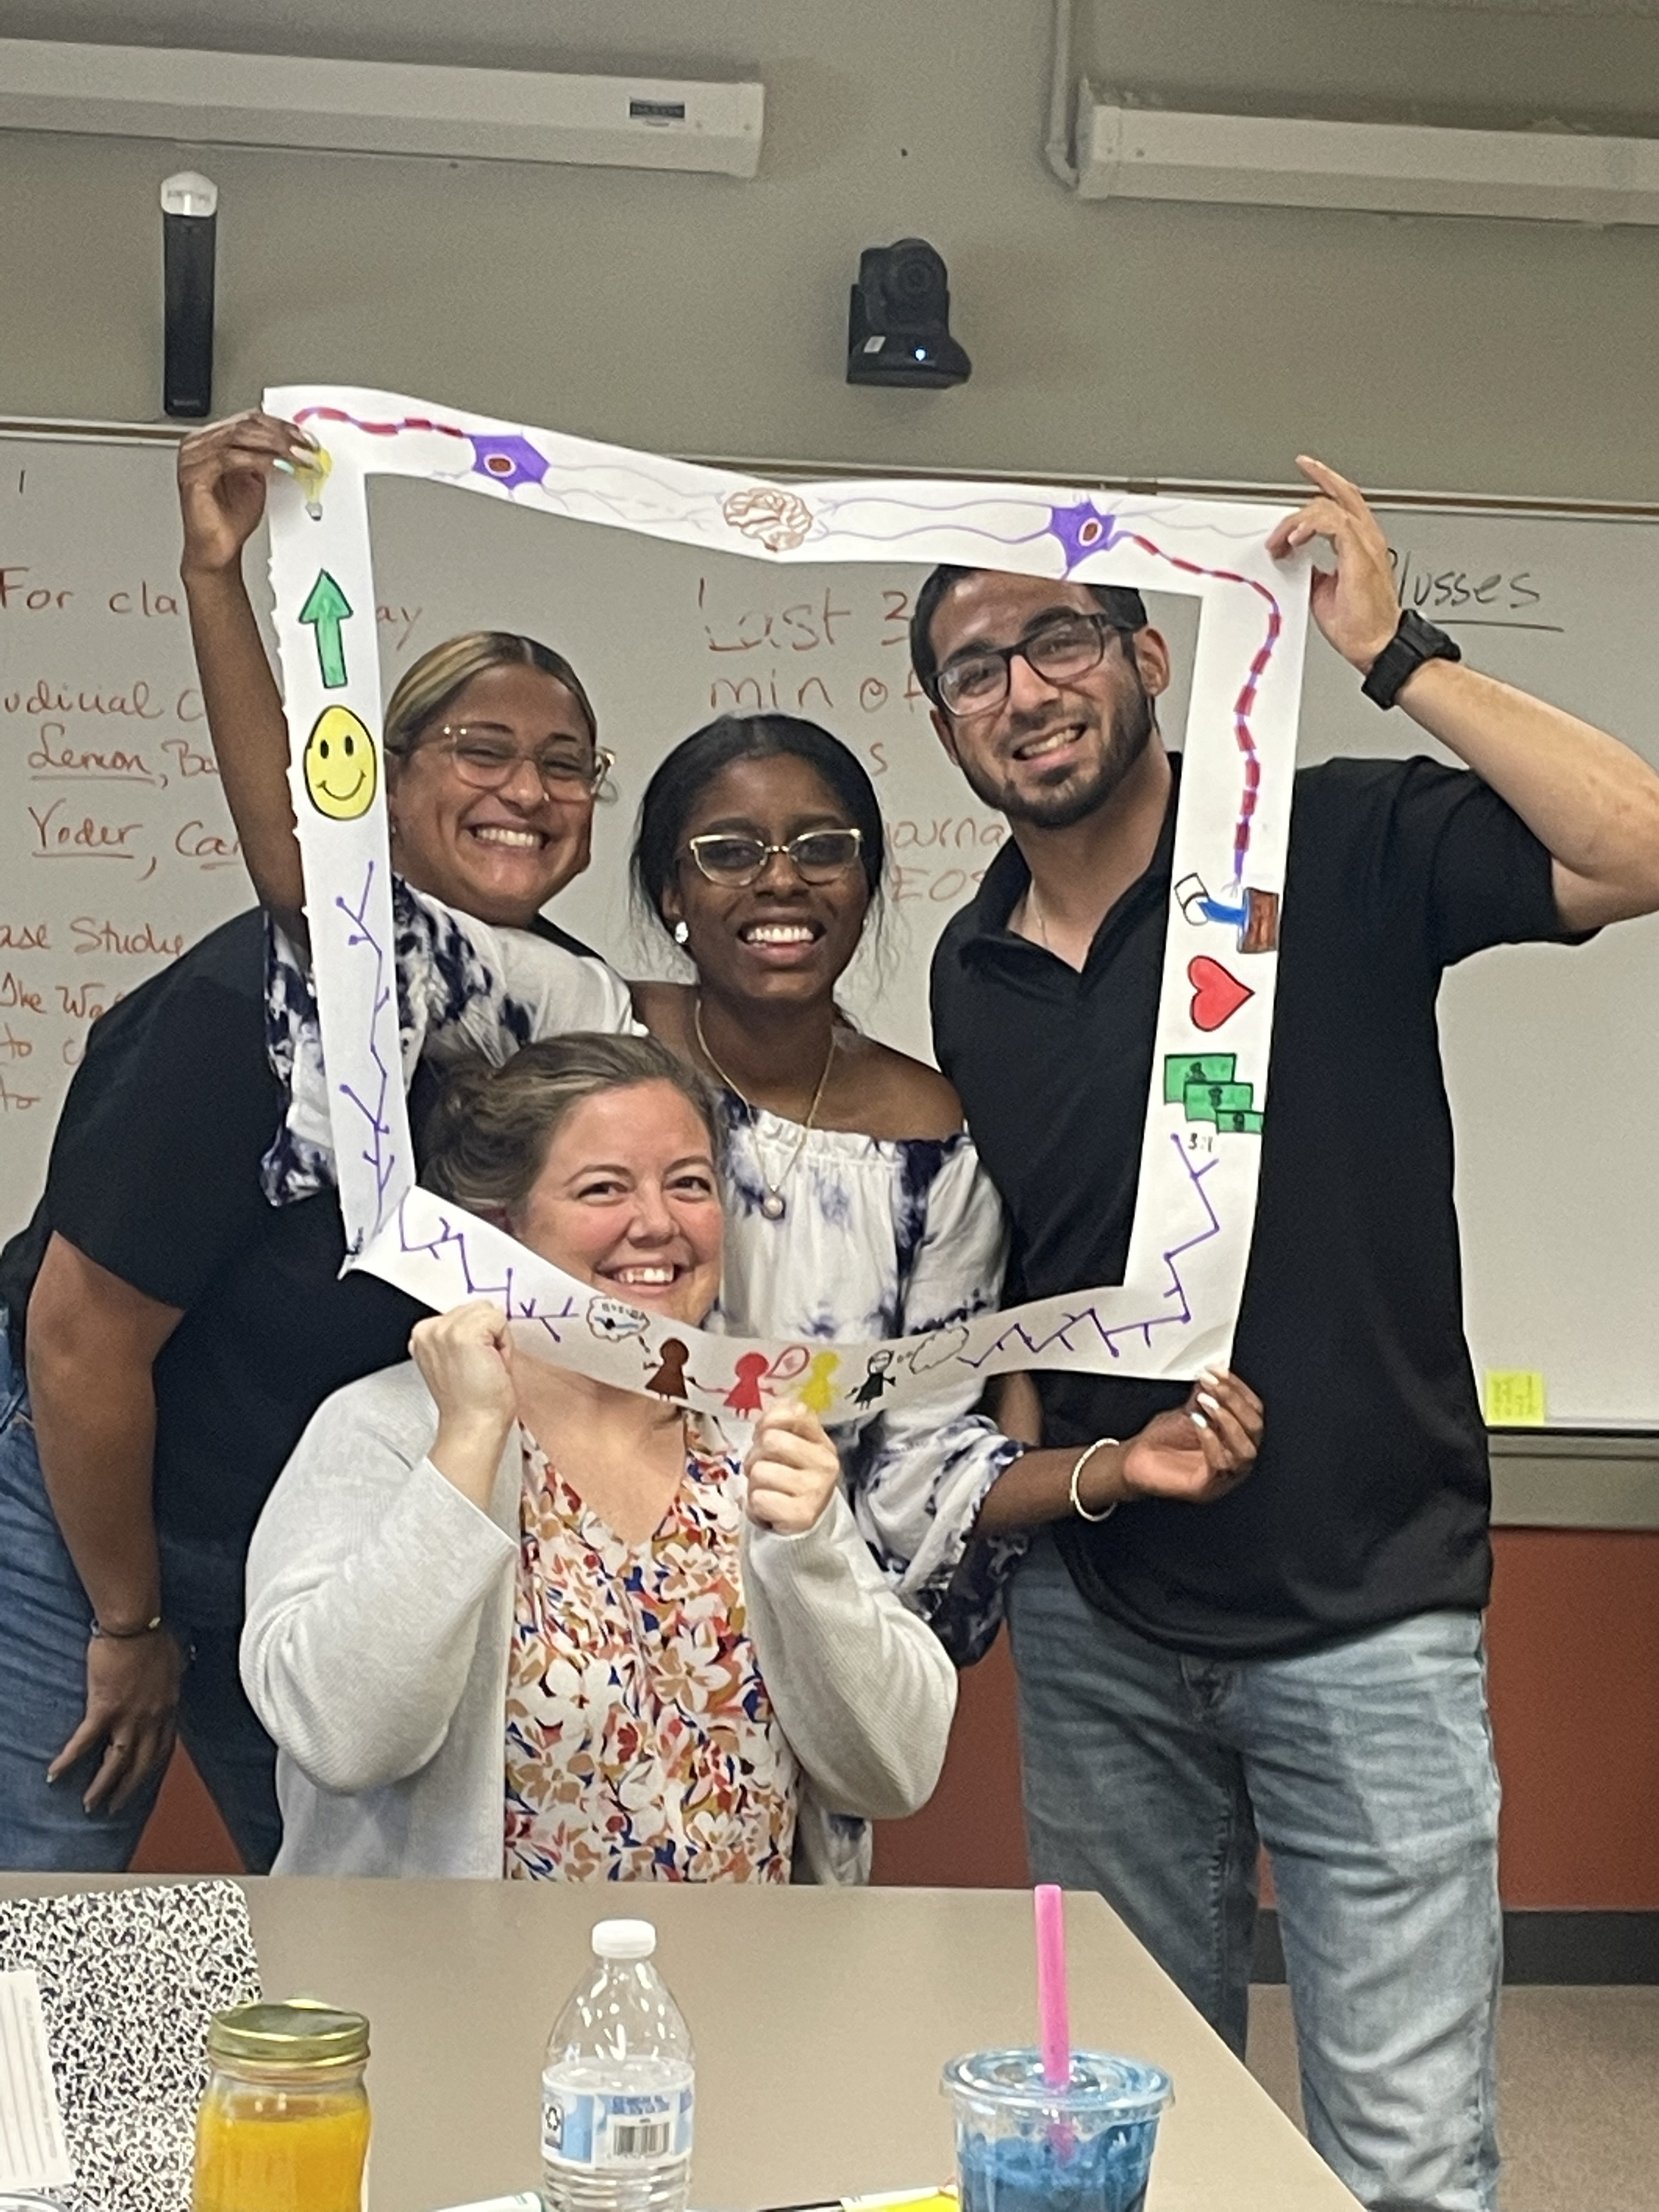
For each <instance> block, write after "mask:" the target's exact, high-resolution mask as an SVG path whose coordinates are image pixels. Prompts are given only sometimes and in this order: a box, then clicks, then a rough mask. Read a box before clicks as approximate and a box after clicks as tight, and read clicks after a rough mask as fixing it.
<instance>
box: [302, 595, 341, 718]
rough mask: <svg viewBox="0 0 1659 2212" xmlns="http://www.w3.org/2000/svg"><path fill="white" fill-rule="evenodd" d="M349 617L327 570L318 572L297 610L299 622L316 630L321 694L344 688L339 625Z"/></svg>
mask: <svg viewBox="0 0 1659 2212" xmlns="http://www.w3.org/2000/svg"><path fill="white" fill-rule="evenodd" d="M350 616H351V603H350V601H349V599H347V598H346V595H345V593H344V592H343V591H342V590H341V589H340V587H339V586H338V585H337V583H336V582H335V580H334V579H333V577H332V576H331V575H330V574H329V573H328V571H327V569H326V568H323V569H319V572H318V576H317V580H316V582H315V583H314V584H313V586H312V587H311V592H310V596H309V597H308V598H307V600H306V603H305V605H304V606H302V607H301V610H300V620H301V622H302V623H314V624H315V626H316V632H317V665H318V666H319V668H320V669H321V671H322V672H323V689H324V690H325V691H338V690H343V688H344V684H345V680H346V665H345V647H344V645H343V642H342V641H341V637H340V624H341V623H343V622H346V621H349V619H350Z"/></svg>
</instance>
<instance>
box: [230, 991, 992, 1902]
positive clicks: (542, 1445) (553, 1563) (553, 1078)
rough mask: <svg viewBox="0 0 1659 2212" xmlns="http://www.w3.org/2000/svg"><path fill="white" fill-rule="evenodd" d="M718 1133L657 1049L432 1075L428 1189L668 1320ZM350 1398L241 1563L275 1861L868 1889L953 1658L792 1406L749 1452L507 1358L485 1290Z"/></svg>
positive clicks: (709, 1249) (829, 1450) (928, 1738)
mask: <svg viewBox="0 0 1659 2212" xmlns="http://www.w3.org/2000/svg"><path fill="white" fill-rule="evenodd" d="M719 1128H720V1122H719V1119H718V1116H717V1114H716V1110H715V1108H714V1102H713V1100H712V1098H711V1097H710V1096H709V1094H708V1091H707V1089H706V1087H705V1086H704V1085H703V1084H702V1081H701V1079H699V1078H698V1077H697V1076H696V1075H695V1074H694V1073H690V1071H688V1070H687V1069H686V1067H685V1066H684V1064H683V1063H682V1062H680V1061H679V1060H677V1059H676V1058H675V1057H674V1056H673V1054H671V1053H669V1052H668V1051H667V1050H666V1049H665V1048H664V1047H663V1046H661V1045H659V1044H658V1043H656V1042H654V1041H653V1040H652V1039H650V1038H648V1037H625V1036H580V1035H579V1036H566V1037H560V1038H554V1039H550V1040H548V1041H547V1042H543V1043H538V1044H534V1045H532V1046H529V1047H527V1048H526V1049H525V1050H524V1051H522V1052H520V1054H518V1055H517V1056H516V1057H515V1058H514V1059H513V1060H510V1061H508V1062H507V1065H506V1066H503V1067H500V1068H495V1069H487V1070H486V1069H481V1070H478V1071H477V1072H476V1073H475V1072H472V1071H468V1072H467V1073H465V1074H463V1075H462V1076H460V1077H459V1078H458V1079H456V1080H455V1081H454V1083H453V1085H452V1086H451V1089H450V1091H449V1093H448V1095H447V1098H446V1101H445V1103H444V1105H443V1107H442V1108H441V1109H440V1114H439V1116H438V1126H437V1127H436V1128H435V1131H434V1133H433V1140H432V1147H431V1152H430V1154H429V1158H428V1170H427V1174H426V1178H425V1179H426V1180H427V1182H428V1183H431V1184H433V1185H434V1186H435V1187H436V1188H439V1189H441V1190H442V1191H443V1192H445V1193H446V1194H447V1195H449V1196H451V1197H453V1198H454V1199H455V1200H457V1201H458V1202H459V1203H460V1204H463V1205H465V1206H468V1207H469V1208H470V1209H471V1210H472V1211H475V1212H479V1213H483V1214H485V1215H489V1216H490V1217H493V1218H496V1219H498V1220H500V1221H502V1222H503V1223H504V1224H505V1225H507V1226H508V1227H509V1228H510V1229H511V1230H512V1231H513V1234H514V1235H516V1236H517V1237H519V1238H520V1241H521V1242H523V1243H526V1244H528V1245H529V1246H530V1247H531V1248H532V1249H534V1250H535V1251H537V1252H538V1253H540V1254H541V1255H543V1256H544V1257H545V1258H546V1259H549V1260H550V1261H554V1262H555V1263H556V1265H557V1266H559V1267H562V1268H563V1269H564V1270H565V1271H566V1272H567V1273H570V1274H573V1275H577V1276H580V1278H581V1279H584V1280H586V1281H589V1282H592V1283H593V1284H594V1285H596V1286H597V1287H599V1288H600V1289H603V1290H606V1291H611V1293H612V1294H614V1295H615V1296H617V1297H619V1298H622V1299H623V1300H624V1301H625V1302H626V1303H627V1304H630V1305H634V1306H637V1307H641V1308H644V1309H647V1310H650V1311H652V1312H654V1313H658V1314H660V1315H663V1316H666V1317H669V1318H672V1319H677V1320H679V1321H683V1322H689V1323H691V1324H694V1325H695V1324H696V1323H698V1322H701V1321H702V1318H703V1316H704V1315H705V1314H706V1313H707V1312H708V1309H709V1308H710V1307H711V1306H712V1304H714V1297H715V1296H716V1293H717V1291H718V1290H719V1286H720V1232H721V1215H720V1182H719V1157H718V1155H719V1144H720V1138H719ZM410 1351H411V1352H412V1354H413V1360H412V1364H406V1365H404V1366H400V1367H394V1368H388V1369H386V1370H383V1371H382V1372H381V1373H380V1374H378V1375H371V1376H367V1377H366V1378H365V1379H364V1380H363V1381H362V1382H360V1383H352V1384H350V1385H349V1387H348V1388H347V1389H343V1390H341V1391H338V1392H337V1393H336V1395H334V1396H333V1397H332V1398H331V1399H329V1400H328V1401H327V1402H326V1403H325V1405H324V1406H323V1407H321V1409H320V1410H319V1413H317V1415H316V1416H315V1418H314V1419H313V1421H312V1423H311V1425H310V1426H309V1427H308V1428H307V1431H306V1433H305V1435H304V1437H302V1438H301V1442H300V1444H299V1447H298V1449H296V1451H295V1455H294V1457H293V1458H292V1460H290V1461H289V1464H288V1467H287V1468H286V1469H285V1470H284V1472H283V1475H282V1477H281V1479H280V1480H279V1481H278V1482H277V1485H276V1490H275V1491H274V1492H273V1493H272V1495H271V1498H270V1503H269V1504H267V1506H266V1508H265V1510H264V1516H263V1517H262V1519H261V1521H260V1522H259V1525H258V1529H257V1531H256V1532H255V1534H254V1539H253V1544H252V1551H251V1553H250V1555H249V1559H248V1609H247V1626H246V1631H245V1633H244V1636H243V1640H242V1672H243V1677H244V1680H246V1685H247V1690H248V1694H249V1696H250V1698H251V1699H252V1702H253V1705H254V1707H255V1709H256V1710H257V1711H258V1714H259V1717H260V1718H261V1719H262V1720H263V1721H264V1723H265V1726H266V1727H267V1728H268V1729H270V1733H271V1735H273V1736H274V1737H275V1738H276V1743H277V1746H278V1751H279V1757H278V1761H277V1790H278V1794H279V1796H280V1797H281V1800H282V1807H283V1821H284V1829H285V1836H284V1841H283V1849H282V1852H281V1854H280V1856H279V1857H278V1858H277V1861H276V1869H275V1870H276V1872H278V1873H288V1874H324V1873H326V1874H411V1875H414V1874H418V1875H501V1874H502V1873H506V1874H508V1875H550V1876H556V1877H560V1878H563V1879H607V1878H608V1879H612V1880H616V1879H633V1878H661V1879H667V1880H688V1881H711V1880H760V1881H767V1880H770V1881H786V1880H788V1879H789V1878H791V1876H792V1875H793V1878H794V1879H796V1880H802V1879H805V1880H814V1881H858V1880H860V1879H862V1878H864V1877H865V1875H866V1874H867V1856H868V1846H867V1844H866V1842H865V1841H864V1838H865V1836H866V1834H867V1831H866V1830H865V1829H864V1828H863V1826H862V1823H863V1822H864V1821H866V1820H870V1819H890V1818H894V1817H896V1816H899V1815H902V1814H907V1813H909V1812H913V1811H915V1809H916V1808H917V1807H918V1806H920V1805H921V1804H923V1803H925V1802H926V1801H927V1797H928V1796H929V1795H930V1794H931V1792H932V1790H933V1784H934V1783H935V1781H936V1780H937V1778H938V1775H939V1765H940V1763H941V1761H942V1759H943V1758H944V1753H945V1740H946V1737H947V1735H948V1733H949V1729H950V1724H951V1715H952V1711H953V1710H954V1706H955V1699H956V1678H955V1674H954V1672H953V1670H952V1668H951V1663H950V1661H949V1660H948V1658H947V1657H946V1656H945V1652H944V1650H943V1649H942V1648H941V1646H940V1645H939V1642H938V1641H937V1639H936V1638H934V1637H933V1634H932V1633H931V1632H930V1631H929V1630H928V1629H927V1627H926V1626H924V1624H923V1623H922V1622H921V1620H918V1619H917V1618H916V1617H915V1614H913V1613H909V1612H908V1611H907V1610H906V1609H905V1607H903V1606H902V1604H901V1603H900V1601H898V1599H897V1598H896V1596H895V1595H893V1594H892V1592H891V1590H890V1589H889V1588H888V1586H887V1584H886V1583H885V1582H884V1578H883V1577H882V1575H881V1573H880V1571H878V1568H877V1567H876V1566H875V1565H874V1564H873V1562H872V1559H871V1558H870V1555H869V1553H868V1551H867V1550H866V1547H865V1545H864V1543H863V1541H861V1539H860V1536H859V1534H858V1532H857V1530H856V1529H855V1528H854V1523H853V1519H852V1516H851V1514H850V1513H849V1511H848V1507H847V1504H846V1502H845V1499H844V1498H843V1497H842V1492H841V1490H840V1487H839V1473H840V1468H839V1463H838V1461H837V1458H836V1450H835V1447H834V1446H833V1445H832V1444H831V1443H830V1442H829V1438H828V1437H826V1436H825V1434H824V1432H823V1429H822V1427H821V1426H820V1425H819V1424H818V1422H817V1419H816V1418H815V1417H814V1416H813V1415H812V1414H811V1413H809V1412H808V1411H806V1410H805V1408H804V1407H800V1406H799V1405H798V1404H795V1403H793V1402H783V1403H780V1404H778V1405H776V1406H775V1407H772V1408H771V1409H769V1412H768V1413H766V1415H764V1416H763V1419H762V1420H761V1422H760V1423H759V1425H758V1426H757V1430H756V1433H755V1439H754V1443H753V1446H752V1449H750V1453H749V1455H748V1459H747V1462H746V1463H745V1464H740V1463H739V1462H738V1459H737V1458H736V1457H735V1456H734V1455H732V1453H731V1452H730V1451H729V1450H727V1449H725V1448H724V1446H723V1444H719V1443H716V1441H715V1440H714V1439H712V1438H710V1437H707V1436H705V1435H704V1434H702V1432H701V1431H700V1429H699V1426H698V1425H697V1424H696V1421H695V1420H694V1419H691V1418H690V1417H688V1416H686V1415H684V1413H682V1412H681V1410H680V1409H679V1408H678V1407H675V1406H673V1405H671V1403H669V1402H667V1401H665V1400H664V1399H661V1398H658V1397H653V1396H650V1395H636V1394H634V1393H631V1392H628V1391H623V1390H617V1389H613V1388H611V1386H609V1385H607V1384H604V1383H596V1382H593V1381H592V1380H591V1379H589V1378H588V1377H586V1376H580V1375H577V1374H575V1373H573V1372H570V1371H568V1370H564V1369H562V1368H557V1367H555V1366H552V1365H551V1364H548V1363H546V1362H544V1361H542V1360H539V1359H537V1358H532V1357H527V1356H525V1355H524V1354H522V1353H519V1354H515V1352H514V1350H513V1344H512V1340H511V1338H510V1336H509V1334H508V1333H507V1328H506V1326H505V1324H504V1322H503V1321H502V1318H501V1315H500V1314H499V1313H498V1312H497V1311H496V1310H495V1308H493V1307H491V1306H489V1305H486V1304H482V1303H480V1304H471V1305H466V1306H462V1307H459V1308H457V1309H456V1310H453V1311H452V1312H450V1313H447V1314H443V1315H441V1316H437V1317H436V1318H435V1319H433V1320H430V1321H424V1322H421V1323H420V1324H419V1325H418V1326H417V1328H416V1331H415V1334H414V1336H413V1338H412V1340H411V1342H410Z"/></svg>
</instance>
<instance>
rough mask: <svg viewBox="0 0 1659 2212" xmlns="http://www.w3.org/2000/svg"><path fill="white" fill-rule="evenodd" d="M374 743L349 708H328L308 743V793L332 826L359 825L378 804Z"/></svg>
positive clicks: (306, 768) (313, 803) (316, 724)
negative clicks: (339, 823)
mask: <svg viewBox="0 0 1659 2212" xmlns="http://www.w3.org/2000/svg"><path fill="white" fill-rule="evenodd" d="M375 759H376V755H375V746H374V738H372V737H370V735H369V733H368V728H367V726H365V725H364V724H363V723H362V721H361V720H359V719H358V717H357V716H356V714H353V713H352V711H351V709H350V708H349V707H325V708H324V709H323V711H322V713H321V714H319V715H318V717H317V720H316V721H315V722H314V723H313V726H312V732H311V735H310V736H309V737H308V738H307V739H306V750H305V758H304V761H303V763H301V765H302V768H303V771H304V775H305V780H306V791H307V794H308V795H309V797H310V799H311V803H312V805H313V806H314V807H315V808H316V810H317V811H318V812H319V814H326V815H327V817H328V818H329V820H330V821H331V822H356V820H357V818H358V817H359V816H360V815H364V814H367V813H368V810H369V808H370V807H371V806H372V805H374V786H375V782H376V781H377V779H378V776H379V773H380V771H379V769H377V768H376V766H375Z"/></svg>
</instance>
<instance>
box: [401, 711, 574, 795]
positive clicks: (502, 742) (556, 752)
mask: <svg viewBox="0 0 1659 2212" xmlns="http://www.w3.org/2000/svg"><path fill="white" fill-rule="evenodd" d="M416 750H420V751H426V752H441V753H447V754H448V756H449V757H450V759H451V761H453V763H454V767H455V773H456V775H458V776H459V778H460V779H461V781H462V782H463V783H468V784H471V787H472V788H473V789H474V790H475V791H499V790H500V789H501V786H502V785H503V784H504V783H507V782H508V781H510V780H511V779H512V778H513V776H514V775H516V774H517V773H518V770H519V767H520V763H521V762H524V761H528V762H529V763H530V765H531V767H532V768H533V769H535V771H536V773H537V775H538V776H539V777H540V778H541V781H542V788H543V790H544V791H545V792H547V793H549V794H550V796H551V797H554V798H569V797H570V796H571V795H572V794H573V793H575V792H578V791H580V792H585V793H594V792H597V791H598V790H599V787H600V785H601V784H603V782H604V781H605V778H606V776H607V775H610V773H611V769H612V768H613V767H614V765H615V764H616V755H615V754H614V753H610V752H607V751H606V750H605V747H604V746H603V745H594V746H592V748H591V749H590V748H589V747H588V746H586V745H581V744H575V743H574V742H569V743H563V744H545V745H537V746H534V747H533V748H532V749H531V750H528V751H526V750H524V749H523V748H521V747H520V746H518V745H515V744H513V732H511V731H510V730H505V729H501V728H498V727H497V726H495V724H493V723H489V722H467V723H463V724H459V725H457V726H451V725H449V724H447V723H446V724H445V726H444V727H443V728H442V729H441V730H440V731H439V732H438V734H437V736H436V737H435V738H431V739H430V740H429V741H428V743H427V744H425V745H422V746H419V747H417V748H416Z"/></svg>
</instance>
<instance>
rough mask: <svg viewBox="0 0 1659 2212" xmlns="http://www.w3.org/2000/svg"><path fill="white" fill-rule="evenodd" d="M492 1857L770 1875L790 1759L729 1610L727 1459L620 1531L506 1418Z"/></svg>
mask: <svg viewBox="0 0 1659 2212" xmlns="http://www.w3.org/2000/svg"><path fill="white" fill-rule="evenodd" d="M520 1434H521V1438H522V1444H523V1455H524V1486H523V1490H522V1492H521V1494H520V1535H519V1560H518V1567H517V1571H516V1577H515V1585H514V1595H513V1641H512V1646H511V1650H510V1653H509V1656H508V1659H507V1808H506V1841H505V1869H504V1870H505V1871H506V1873H507V1874H508V1875H543V1876H551V1877H553V1878H555V1879H557V1880H562V1881H788V1879H789V1869H790V1859H791V1855H792V1852H793V1844H794V1828H795V1803H796V1784H797V1768H796V1764H795V1759H794V1754H793V1752H792V1751H791V1750H790V1748H789V1746H788V1744H787V1742H786V1741H785V1740H784V1735H783V1731H782V1729H781V1728H780V1727H779V1725H778V1721H777V1717H776V1715H775V1713H774V1712H773V1710H772V1706H771V1702H770V1700H769V1699H768V1697H767V1694H766V1686H765V1684H764V1683H763V1681H762V1680H761V1676H760V1668H759V1663H758V1662H757V1657H756V1654H755V1647H754V1644H753V1642H752V1641H751V1639H750V1635H749V1632H748V1628H747V1625H746V1621H745V1617H744V1599H743V1584H742V1579H741V1575H740V1572H739V1565H738V1540H739V1534H740V1530H741V1524H742V1509H741V1505H740V1503H739V1498H738V1472H739V1471H738V1462H737V1461H736V1460H735V1459H731V1458H727V1457H725V1456H723V1455H719V1454H714V1453H703V1452H699V1451H696V1450H695V1449H690V1445H689V1443H688V1449H687V1454H686V1462H685V1477H684V1481H682V1483H681V1484H680V1486H679V1489H678V1491H677V1492H676V1493H675V1495H674V1498H673V1500H672V1502H671V1504H670V1505H669V1508H668V1510H667V1511H666V1513H665V1515H664V1516H663V1518H662V1520H661V1521H660V1522H659V1524H658V1526H657V1528H656V1529H655V1530H654V1531H653V1534H651V1535H650V1536H648V1537H647V1538H646V1539H645V1540H644V1541H643V1542H641V1543H637V1544H628V1543H624V1542H623V1540H622V1538H621V1537H620V1536H618V1535H617V1534H616V1533H615V1532H614V1531H613V1530H612V1529H611V1528H608V1527H607V1526H606V1525H605V1522H603V1521H601V1520H600V1519H599V1516H597V1515H596V1514H594V1513H593V1512H592V1511H591V1510H589V1508H588V1507H587V1506H586V1505H585V1504H583V1502H582V1500H581V1498H580V1497H579V1496H578V1495H577V1493H576V1492H575V1491H574V1490H573V1489H572V1487H571V1486H570V1485H569V1483H568V1482H567V1481H566V1480H564V1478H563V1477H562V1475H561V1474H559V1473H558V1472H557V1470H556V1468H553V1467H551V1466H550V1464H549V1462H548V1460H547V1456H546V1455H545V1454H544V1452H543V1451H542V1449H541V1448H540V1447H539V1445H538V1444H537V1443H536V1442H535V1440H534V1439H533V1438H532V1437H530V1436H529V1435H528V1434H527V1433H525V1432H523V1431H521V1432H520Z"/></svg>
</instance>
